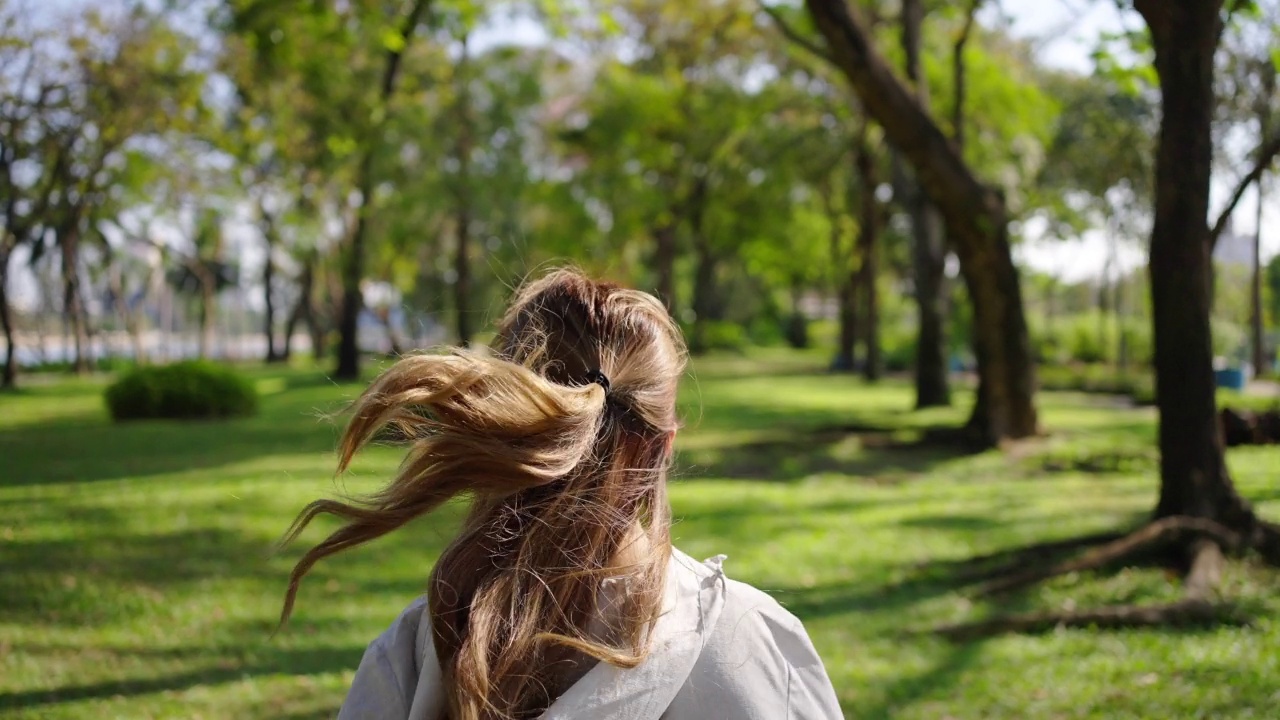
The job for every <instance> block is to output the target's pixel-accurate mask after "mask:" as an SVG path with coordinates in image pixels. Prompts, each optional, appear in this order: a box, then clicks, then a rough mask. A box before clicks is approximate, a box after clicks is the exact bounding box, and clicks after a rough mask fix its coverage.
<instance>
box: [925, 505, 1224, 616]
mask: <svg viewBox="0 0 1280 720" xmlns="http://www.w3.org/2000/svg"><path fill="white" fill-rule="evenodd" d="M1184 519H1185V518H1184ZM1146 529H1147V528H1144V529H1143V530H1146ZM1141 532H1143V531H1139V533H1141ZM1136 534H1138V533H1135V535H1136ZM1130 537H1132V536H1130ZM1128 539H1129V538H1126V540H1128ZM1114 544H1118V543H1114ZM1103 549H1105V548H1103ZM1224 562H1225V560H1224V557H1223V554H1222V550H1221V548H1219V546H1218V544H1217V542H1215V541H1213V540H1210V539H1205V538H1201V539H1198V540H1195V541H1193V542H1192V545H1191V570H1190V572H1188V573H1187V579H1186V584H1185V595H1184V597H1183V599H1182V600H1179V601H1178V602H1175V603H1169V604H1166V605H1115V606H1111V607H1102V608H1094V609H1090V610H1076V611H1063V612H1038V613H1025V614H1020V615H1006V616H1002V617H997V618H992V619H990V620H982V621H979V622H973V623H962V624H959V625H946V626H943V627H940V628H937V629H936V630H935V632H936V633H937V634H939V635H941V636H943V637H945V638H947V639H950V640H956V641H964V640H976V639H979V638H985V637H991V636H994V635H1001V634H1005V633H1037V632H1045V631H1048V630H1054V629H1057V628H1107V629H1116V628H1135V627H1165V626H1172V627H1187V626H1196V625H1213V624H1232V625H1243V624H1246V621H1245V620H1244V619H1243V618H1241V617H1239V616H1237V615H1236V614H1235V613H1234V612H1233V610H1234V608H1233V607H1232V606H1231V605H1229V604H1225V603H1218V602H1215V601H1214V599H1213V590H1214V588H1216V587H1217V585H1218V582H1219V581H1220V580H1221V578H1222V566H1223V564H1224Z"/></svg>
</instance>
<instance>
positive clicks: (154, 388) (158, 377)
mask: <svg viewBox="0 0 1280 720" xmlns="http://www.w3.org/2000/svg"><path fill="white" fill-rule="evenodd" d="M105 398H106V403H107V409H108V411H109V412H110V413H111V417H112V419H114V420H116V421H122V420H144V419H172V420H189V419H205V418H232V417H244V416H248V415H253V414H254V413H256V412H257V410H258V393H257V390H256V388H255V387H254V385H253V383H252V382H250V381H249V380H248V379H246V378H244V377H243V376H241V375H240V374H238V373H237V372H236V371H235V370H233V369H231V368H230V367H227V366H225V365H219V364H217V363H213V362H207V361H199V360H196V361H188V362H180V363H173V364H170V365H144V366H140V367H136V368H134V369H133V370H130V371H129V372H127V373H125V375H124V376H123V377H121V378H120V379H118V380H116V381H115V382H114V383H112V384H111V385H110V386H109V387H108V388H107V389H106V393H105Z"/></svg>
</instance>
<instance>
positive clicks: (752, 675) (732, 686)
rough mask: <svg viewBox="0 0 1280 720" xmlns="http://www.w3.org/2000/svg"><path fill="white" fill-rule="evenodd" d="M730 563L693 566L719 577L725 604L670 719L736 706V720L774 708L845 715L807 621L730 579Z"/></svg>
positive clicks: (820, 719) (815, 719)
mask: <svg viewBox="0 0 1280 720" xmlns="http://www.w3.org/2000/svg"><path fill="white" fill-rule="evenodd" d="M681 555H683V553H681ZM686 557H687V556H686ZM724 560H725V558H724V557H723V556H721V557H718V558H713V559H712V560H709V561H707V562H706V563H700V564H699V565H700V566H701V569H698V568H693V571H694V572H698V573H699V574H703V575H704V576H706V577H712V578H715V579H716V580H717V584H718V585H719V587H720V588H721V590H720V593H719V595H720V598H719V602H720V605H721V607H720V612H719V617H718V619H717V620H716V622H715V624H714V626H713V627H710V628H708V629H707V630H706V635H705V637H704V638H703V648H702V653H701V655H700V656H699V658H698V661H697V663H696V665H695V666H694V670H693V673H692V674H691V675H690V677H689V681H688V682H687V683H686V685H685V688H684V690H683V691H682V692H681V694H680V696H679V697H678V698H677V701H676V703H674V704H673V710H676V711H677V712H674V713H672V714H671V716H670V717H673V718H678V717H700V715H699V713H701V712H704V711H706V710H707V709H708V708H712V707H717V708H734V709H735V712H736V713H738V714H736V715H735V714H734V713H729V715H732V716H734V717H761V718H764V717H775V716H776V715H771V714H769V713H770V712H771V711H770V710H769V709H770V708H772V709H774V710H776V709H777V708H779V707H786V708H787V712H788V713H789V714H788V715H787V717H789V718H795V719H797V720H801V719H803V720H834V719H836V718H840V717H842V714H841V711H840V705H839V702H838V700H837V699H836V695H835V691H834V689H833V688H832V686H831V681H830V679H828V677H827V672H826V668H825V667H824V666H823V664H822V659H821V658H820V657H819V656H818V653H817V650H815V649H814V647H813V643H812V642H811V641H810V639H809V635H808V633H807V632H806V631H805V628H804V624H803V623H801V621H800V620H799V618H797V617H796V616H795V615H794V614H792V613H791V612H790V611H789V610H787V609H786V608H785V607H783V606H782V605H781V604H780V603H779V602H778V601H777V600H775V599H774V598H773V597H772V596H770V595H769V594H768V593H765V592H764V591H762V590H760V589H758V588H756V587H754V586H752V585H749V584H747V583H745V582H741V581H738V580H734V579H732V578H730V577H728V576H727V574H726V573H725V571H724Z"/></svg>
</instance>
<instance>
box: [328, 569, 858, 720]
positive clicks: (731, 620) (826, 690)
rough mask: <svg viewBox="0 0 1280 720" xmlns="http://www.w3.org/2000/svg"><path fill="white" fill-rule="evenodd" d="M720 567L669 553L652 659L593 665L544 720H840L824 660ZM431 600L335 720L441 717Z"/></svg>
mask: <svg viewBox="0 0 1280 720" xmlns="http://www.w3.org/2000/svg"><path fill="white" fill-rule="evenodd" d="M723 559H724V556H719V557H716V558H712V559H711V560H708V561H706V562H705V563H699V562H697V561H695V560H694V559H692V558H690V557H689V556H688V555H685V554H684V553H682V552H680V551H679V550H675V549H673V550H672V554H671V564H670V565H669V567H668V571H667V584H666V597H665V600H664V608H663V613H662V615H661V616H660V617H659V618H658V620H657V621H656V623H655V625H654V644H653V648H652V650H651V651H650V654H649V656H648V657H647V658H646V659H645V661H644V662H642V663H641V664H640V665H639V666H637V667H635V668H631V669H624V668H617V667H614V666H612V665H609V664H607V663H603V662H602V663H597V664H596V665H595V666H594V667H592V668H591V670H589V671H588V672H587V673H586V675H584V676H583V677H582V679H580V680H579V681H578V682H576V683H574V684H573V685H572V686H570V687H569V689H568V690H566V691H565V692H564V694H563V695H561V696H560V697H559V698H558V699H557V700H556V701H555V702H554V703H552V704H551V706H550V707H549V708H547V710H546V712H545V713H543V714H542V716H541V717H542V720H604V719H605V718H609V719H613V720H699V719H701V718H716V719H719V718H733V719H737V718H744V719H746V720H838V719H839V718H841V717H842V715H841V711H840V704H839V702H837V700H836V694H835V691H834V689H832V687H831V681H830V680H829V679H828V678H827V673H826V670H825V669H824V668H823V666H822V660H821V659H820V658H819V657H818V653H817V652H816V651H815V650H814V649H813V643H812V642H810V640H809V636H808V634H807V633H805V631H804V627H803V626H802V625H801V624H800V621H799V620H798V619H796V617H795V616H794V615H792V614H791V613H789V612H787V611H786V610H785V609H783V607H782V606H781V605H779V604H778V603H777V602H776V601H775V600H774V599H773V598H771V597H769V596H768V595H766V594H764V593H763V592H760V591H759V590H757V589H755V588H753V587H751V586H750V585H747V584H745V583H741V582H738V581H736V580H730V579H728V578H727V577H725V574H724V570H723V568H722V565H721V563H722V561H723ZM428 621H429V618H428V615H427V606H426V599H425V598H419V599H418V600H416V601H415V602H414V603H413V604H411V605H410V606H409V607H408V608H407V609H406V610H405V611H404V612H403V613H401V615H400V617H399V618H397V619H396V621H395V622H394V623H392V625H391V627H390V628H388V629H387V630H386V632H384V633H382V635H380V636H378V638H377V639H376V640H374V641H373V642H372V643H370V645H369V648H368V650H367V651H366V652H365V654H364V658H363V659H362V660H361V661H360V667H359V669H358V670H357V671H356V677H355V681H354V682H353V683H352V685H351V690H350V692H349V693H348V694H347V699H346V702H344V703H343V705H342V710H341V711H340V712H339V715H338V717H339V720H348V719H350V720H355V719H356V718H361V719H363V718H368V719H370V720H436V718H437V717H439V714H440V710H441V708H443V707H444V693H443V688H442V686H441V672H440V664H439V662H438V661H437V659H436V656H435V649H434V646H433V644H432V640H431V632H430V628H429V624H428Z"/></svg>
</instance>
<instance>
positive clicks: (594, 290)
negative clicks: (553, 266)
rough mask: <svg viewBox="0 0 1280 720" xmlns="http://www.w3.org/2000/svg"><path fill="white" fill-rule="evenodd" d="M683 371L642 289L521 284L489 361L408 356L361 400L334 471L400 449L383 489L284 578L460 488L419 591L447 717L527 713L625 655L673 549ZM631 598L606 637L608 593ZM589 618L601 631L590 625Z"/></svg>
mask: <svg viewBox="0 0 1280 720" xmlns="http://www.w3.org/2000/svg"><path fill="white" fill-rule="evenodd" d="M683 369H684V347H683V342H682V340H681V338H680V334H679V331H678V329H677V328H676V327H675V325H674V323H673V322H672V321H671V319H670V317H669V316H668V314H667V312H666V310H665V309H664V308H663V306H662V305H661V303H659V302H658V301H657V300H656V299H654V298H653V297H652V296H650V295H647V294H645V293H641V292H636V291H634V290H627V289H623V288H620V287H617V286H614V285H610V284H606V283H599V282H595V281H592V280H590V279H588V278H586V277H584V276H582V275H581V274H579V273H577V272H573V271H567V270H561V271H557V272H553V273H551V274H549V275H547V276H545V277H543V278H541V279H539V280H536V281H534V282H532V283H530V284H528V285H527V286H525V287H524V288H523V289H522V290H521V291H520V292H519V294H518V295H517V297H516V299H515V301H514V302H513V304H512V306H511V308H510V309H509V310H508V312H507V313H506V315H505V317H504V318H503V320H502V322H501V324H500V327H499V330H498V335H497V338H496V341H495V343H494V348H493V355H492V356H488V357H486V356H482V355H480V354H477V353H471V352H458V353H454V354H451V355H419V356H413V357H408V358H405V359H403V360H401V361H399V362H398V363H396V364H395V365H394V366H393V367H392V368H391V369H389V370H388V371H387V372H386V373H384V374H383V375H382V376H381V377H379V378H378V379H377V380H376V381H375V382H374V383H373V385H372V386H371V387H370V388H369V389H368V390H367V391H366V392H365V393H364V394H363V395H362V396H361V398H360V399H359V400H358V401H357V402H356V404H355V408H354V412H353V417H352V419H351V422H350V424H349V425H348V427H347V430H346V432H345V433H344V435H343V438H342V442H341V446H340V452H339V456H340V457H339V469H340V470H341V469H345V468H346V466H347V464H348V463H349V462H350V461H351V459H352V457H353V456H354V455H355V453H356V452H357V451H358V450H359V449H360V448H361V447H363V446H364V445H365V444H366V443H368V442H369V441H370V440H372V439H374V438H375V437H391V438H394V439H397V440H400V441H404V442H406V443H407V444H408V445H409V451H408V454H407V457H406V459H405V461H404V463H403V465H402V466H401V468H400V471H399V473H398V474H397V475H396V477H395V478H394V479H393V480H392V481H391V483H390V484H389V485H388V486H387V487H386V488H384V489H383V490H381V491H379V492H378V493H375V494H374V495H372V496H370V497H367V498H363V499H359V500H356V501H353V502H350V503H347V502H340V501H335V500H319V501H316V502H314V503H312V504H311V505H309V506H308V507H307V508H306V509H305V510H303V512H302V513H301V514H300V515H299V516H298V519H297V520H296V521H295V522H294V526H293V528H291V530H290V532H289V533H288V534H287V535H286V539H287V540H288V539H292V538H293V537H296V535H297V534H298V533H300V532H301V530H302V529H303V528H304V527H305V526H306V525H307V524H308V523H309V522H310V521H311V520H312V519H314V518H315V517H316V516H317V515H319V514H322V513H329V514H333V515H337V516H338V517H340V518H342V519H344V520H345V521H346V522H345V524H344V525H343V526H342V527H341V528H339V529H338V530H336V531H335V532H334V533H333V534H331V535H330V536H329V537H328V538H326V539H325V540H324V541H322V542H321V543H320V544H318V545H316V546H315V547H313V548H312V549H311V550H310V551H308V552H307V554H306V555H304V556H303V558H302V559H301V560H300V561H299V562H298V564H297V565H296V566H295V568H294V571H293V574H292V576H291V578H290V585H289V590H288V593H287V594H286V598H285V606H284V611H283V615H282V617H283V618H287V617H288V615H289V613H290V611H291V609H292V605H293V600H294V596H295V594H296V592H297V588H298V583H299V582H300V581H301V579H302V577H303V576H304V575H305V574H306V573H307V572H308V571H309V570H310V569H311V567H312V566H313V565H314V564H315V562H316V561H318V560H319V559H321V558H323V557H326V556H328V555H331V554H333V553H336V552H340V551H342V550H346V549H349V548H351V547H355V546H357V545H360V544H363V543H365V542H368V541H369V540H372V539H374V538H377V537H380V536H382V535H385V534H386V533H388V532H390V531H392V530H394V529H396V528H398V527H400V526H402V525H404V524H405V523H407V522H408V521H410V520H412V519H414V518H416V517H418V516H420V515H422V514H424V513H426V512H429V511H431V510H433V509H435V508H437V507H439V506H440V505H441V504H442V503H444V502H446V501H447V500H449V499H451V498H453V497H456V496H458V495H463V494H466V495H469V496H470V497H471V501H472V502H471V511H470V513H469V514H468V517H467V519H466V521H465V523H464V525H463V527H462V530H461V532H460V534H459V536H458V537H457V539H456V540H455V541H454V542H453V543H452V544H451V545H450V547H449V548H448V549H447V550H446V551H445V552H444V554H443V555H442V557H441V558H440V560H439V561H438V562H437V564H436V567H435V569H434V571H433V572H432V574H431V578H430V581H429V583H428V596H429V607H430V617H431V623H432V630H433V635H434V643H435V648H436V654H437V656H438V657H439V659H440V661H441V665H442V667H443V668H444V672H445V675H446V689H447V693H448V695H449V697H448V701H449V702H448V708H447V709H446V715H447V717H449V718H452V719H453V720H463V719H465V720H479V719H482V718H483V719H486V720H488V719H496V718H507V717H512V718H517V717H534V716H536V715H537V714H539V713H540V712H541V711H542V710H544V709H545V708H546V706H547V705H548V704H549V703H550V702H551V701H552V700H554V698H555V696H556V695H557V694H558V693H559V691H561V690H563V687H561V684H562V682H563V679H564V677H565V672H564V668H565V667H566V664H570V663H571V661H573V660H575V658H579V657H580V654H583V653H585V654H586V655H588V656H592V657H594V658H596V659H599V660H603V661H606V662H610V663H613V664H617V665H623V666H629V665H634V664H636V663H638V662H639V661H640V660H641V659H642V658H643V657H644V655H645V653H646V650H647V637H646V634H645V631H646V628H647V627H648V626H649V624H650V623H651V622H652V621H653V620H654V619H655V618H656V616H657V614H658V612H659V610H660V604H661V595H662V586H663V579H664V577H665V571H666V562H667V558H668V554H669V530H670V516H669V512H668V508H667V502H666V487H665V482H666V470H667V465H668V463H669V460H670V449H671V439H672V436H673V434H674V432H675V429H676V412H675V398H676V389H677V384H678V381H679V378H680V376H681V374H682V373H683ZM608 578H622V579H623V581H624V582H626V583H627V588H628V592H627V593H626V597H625V599H624V600H623V602H622V603H621V605H619V606H616V607H613V608H611V611H610V612H609V613H607V617H606V622H605V623H604V625H603V626H602V625H600V619H601V614H600V605H601V602H602V597H601V594H600V592H601V586H602V582H603V581H604V580H605V579H608ZM593 621H595V625H594V626H593Z"/></svg>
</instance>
